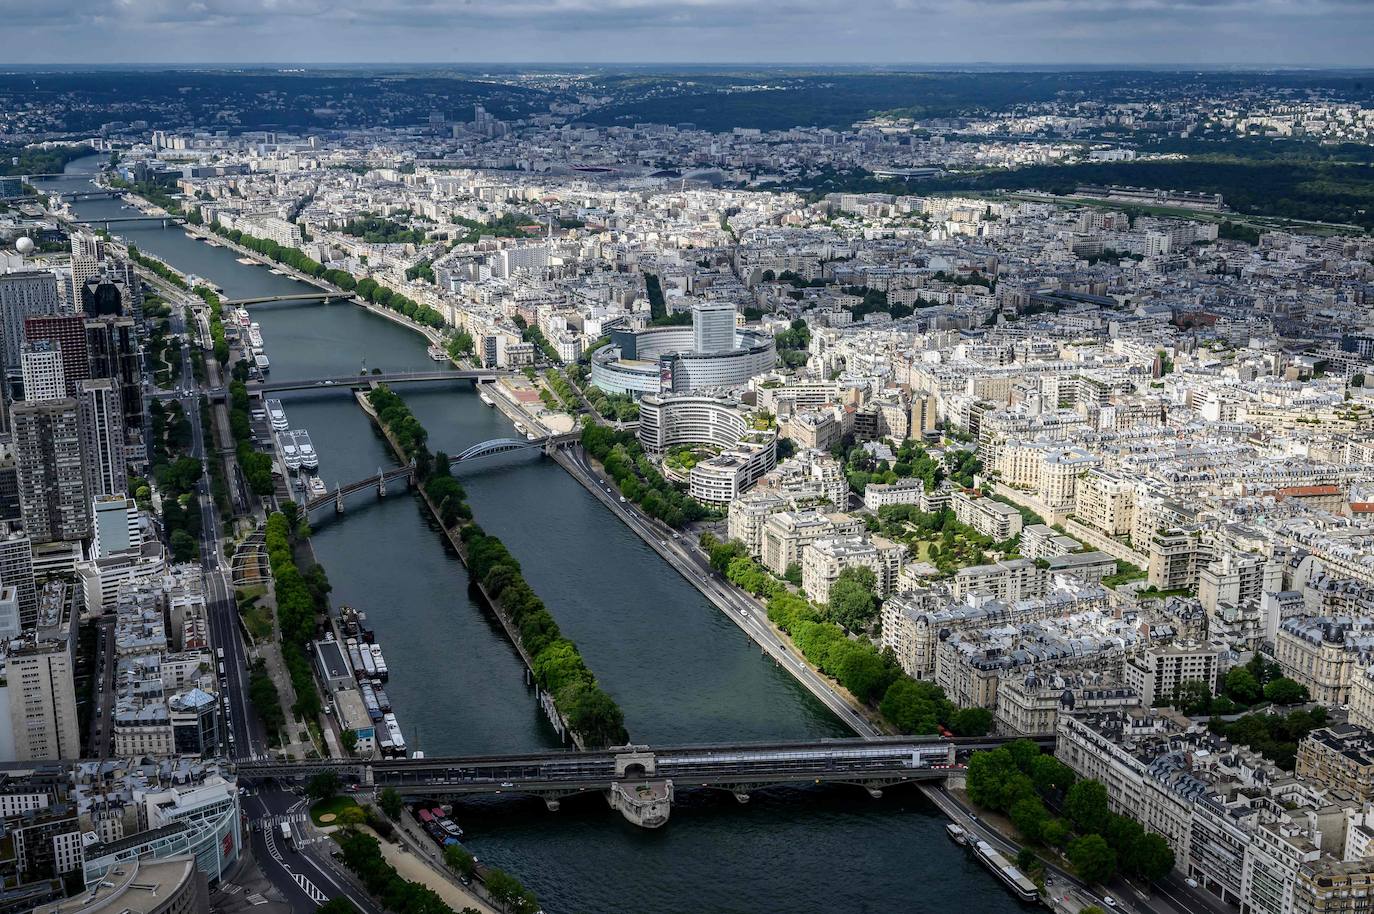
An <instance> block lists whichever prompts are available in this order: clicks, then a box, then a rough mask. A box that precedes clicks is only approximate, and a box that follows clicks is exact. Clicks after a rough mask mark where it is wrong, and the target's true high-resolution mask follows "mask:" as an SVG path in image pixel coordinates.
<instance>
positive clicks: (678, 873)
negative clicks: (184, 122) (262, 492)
mask: <svg viewBox="0 0 1374 914" xmlns="http://www.w3.org/2000/svg"><path fill="white" fill-rule="evenodd" d="M96 165H97V159H96V158H95V157H92V158H89V159H83V160H79V161H77V162H73V163H71V165H70V166H68V173H69V177H67V178H63V179H57V180H54V181H52V182H48V185H49V186H50V187H51V188H52V189H76V188H78V187H84V186H86V185H85V182H86V180H87V178H88V176H89V174H90V172H91V171H93V170H94V168H95V167H96ZM120 207H121V204H120V203H119V202H118V201H110V200H92V201H86V202H82V203H80V204H77V207H76V208H77V211H78V212H79V213H80V215H81V217H82V218H101V217H108V216H117V215H121V214H124V215H134V214H135V213H134V211H131V210H121V208H120ZM112 230H113V231H114V232H115V233H116V234H118V235H121V236H123V238H124V239H125V240H126V241H128V242H131V243H133V244H136V245H138V247H139V248H140V249H142V250H145V251H147V252H148V253H151V254H155V255H157V256H159V257H161V258H163V259H164V260H166V261H167V262H168V263H170V264H172V265H173V266H175V267H176V268H177V269H179V270H182V271H183V272H187V273H194V274H198V275H200V276H204V277H206V278H208V279H210V280H212V281H213V282H215V283H216V284H217V285H220V286H222V287H223V288H224V289H225V291H226V294H227V295H228V296H229V297H249V296H256V295H272V294H292V293H299V292H303V291H310V289H309V287H307V286H304V285H302V284H300V283H298V282H296V281H295V280H292V279H290V278H289V277H286V276H276V275H273V274H272V273H270V272H269V271H268V270H267V269H266V268H265V267H262V266H248V265H244V264H239V263H237V262H236V257H237V255H236V254H234V253H232V252H231V251H229V250H228V249H226V248H215V247H210V246H209V245H207V244H205V243H203V242H200V241H196V240H193V239H191V238H189V237H187V236H186V234H185V233H184V231H182V230H181V229H180V228H177V227H171V228H166V229H164V228H162V227H160V226H157V225H150V226H144V225H125V226H120V225H115V226H113V227H112ZM253 314H254V320H256V321H258V322H259V324H260V325H261V328H262V334H263V338H264V341H265V348H266V352H267V354H268V356H269V358H270V359H271V364H272V377H273V378H274V379H291V378H302V377H320V376H328V375H339V374H347V373H350V372H352V371H356V370H359V369H360V368H362V367H366V368H367V369H369V370H370V369H372V368H381V369H383V370H405V369H422V368H429V367H432V366H433V363H432V362H431V361H430V360H429V358H428V356H427V354H426V351H425V350H426V346H425V342H424V340H423V339H422V338H421V337H419V336H418V335H416V334H414V333H412V332H410V331H408V330H406V329H405V328H403V327H400V326H398V325H396V324H395V323H393V322H391V321H388V320H386V319H385V318H382V317H378V316H376V315H373V314H370V313H368V312H366V311H364V310H362V309H361V308H358V307H356V306H354V305H351V304H348V303H341V304H334V305H324V304H319V303H306V304H299V303H293V304H276V305H267V306H262V307H259V308H256V309H255V310H254V312H253ZM398 390H399V392H400V393H402V394H403V395H404V397H405V399H406V402H407V403H408V404H409V405H410V407H411V409H412V410H413V411H414V412H415V414H416V416H417V417H418V418H419V419H420V421H421V422H422V423H423V424H424V426H425V427H426V428H427V429H428V430H429V434H430V442H429V444H430V448H431V449H432V450H446V451H448V452H449V453H457V452H459V451H461V450H463V449H464V448H466V447H468V446H469V445H471V444H474V443H476V442H478V441H482V440H485V439H489V438H496V437H507V436H509V435H511V434H512V429H511V427H510V423H509V422H508V421H507V420H506V419H505V418H504V417H503V416H502V415H501V414H500V413H499V412H498V411H497V410H494V409H491V408H488V407H485V406H484V405H483V404H482V403H481V401H480V400H478V398H477V396H476V394H475V393H474V391H473V390H472V388H471V386H470V385H467V384H452V385H449V384H440V385H401V386H400V387H399V388H398ZM282 400H283V405H284V407H285V409H286V412H287V416H288V418H289V419H290V422H291V425H292V427H294V428H305V429H307V430H309V432H310V435H311V438H312V440H313V441H314V444H315V448H316V451H317V452H318V453H319V457H320V474H321V476H322V477H323V478H324V480H325V481H326V482H327V483H329V485H330V487H331V488H332V487H333V485H334V484H335V483H336V482H347V481H350V480H353V479H358V478H361V477H363V476H367V475H369V474H372V473H375V472H376V471H377V469H378V468H379V467H384V466H385V467H389V466H392V465H394V463H395V461H394V459H393V458H392V456H391V454H390V453H389V451H388V449H387V447H386V445H385V442H384V441H383V440H382V438H381V436H380V435H379V434H378V433H377V432H376V430H375V429H374V428H373V427H372V425H371V423H370V422H369V420H368V419H367V417H366V416H365V415H364V414H363V413H362V411H361V410H360V409H359V408H358V407H357V405H356V404H355V403H354V402H353V400H352V398H351V397H350V396H349V395H348V394H347V393H346V392H343V391H338V390H328V391H324V390H321V391H300V392H295V393H286V394H283V395H282ZM459 475H460V477H461V479H462V481H463V484H464V486H465V487H466V488H467V491H468V497H469V501H470V502H471V504H472V507H473V512H474V514H475V516H476V518H477V520H478V522H479V523H481V524H482V526H483V527H485V528H486V529H487V530H488V531H489V532H491V533H493V534H495V535H497V536H500V537H501V538H502V540H504V541H505V543H506V545H507V546H508V548H509V549H510V550H511V552H512V553H513V554H514V555H515V557H516V558H517V559H518V560H519V561H520V563H521V565H522V566H523V568H524V571H525V576H526V578H527V579H528V580H529V582H530V585H531V586H532V587H533V588H534V590H535V592H537V593H538V594H539V595H540V596H541V597H543V599H544V601H545V602H546V603H547V604H548V606H549V609H550V611H551V612H552V613H553V615H554V618H556V619H557V620H558V623H559V625H560V627H561V628H562V629H563V632H564V634H565V635H567V636H568V637H570V638H572V639H573V640H574V641H576V642H577V644H578V645H579V647H580V648H581V650H582V653H583V655H584V657H585V658H586V660H587V664H588V666H589V667H590V668H591V669H592V670H593V671H594V672H595V673H596V674H597V676H598V678H599V679H600V681H601V684H602V686H603V687H604V688H605V689H606V690H607V691H608V692H609V693H610V694H611V695H612V696H614V697H615V699H616V700H617V701H618V702H619V703H620V705H621V707H622V708H623V709H624V711H625V723H626V727H627V729H628V730H629V732H630V736H631V738H632V739H633V740H634V741H636V742H642V743H660V744H663V743H683V742H707V741H719V740H743V741H748V740H764V739H807V738H814V737H827V736H848V735H850V734H849V733H848V731H847V730H846V728H845V727H844V726H843V725H842V724H841V723H840V721H839V720H838V719H836V718H835V717H834V716H833V715H832V714H831V713H830V712H829V711H828V710H827V709H825V707H824V706H823V705H821V704H820V702H819V701H817V700H816V699H815V698H814V697H813V696H811V695H810V694H809V693H808V692H806V691H805V690H804V689H803V688H802V687H801V686H800V685H799V684H797V683H796V682H795V680H793V679H792V678H791V677H790V676H789V675H788V674H787V673H786V672H785V671H783V670H782V669H780V668H779V667H778V666H777V665H776V664H775V663H773V662H772V661H771V660H769V659H767V658H766V657H764V656H762V655H761V654H760V652H759V650H758V648H757V647H756V646H754V645H753V644H752V642H751V641H749V639H748V638H747V637H746V636H745V635H744V634H743V633H742V632H740V631H739V629H738V628H737V627H736V626H735V625H734V624H733V623H731V622H729V621H728V620H727V619H725V617H724V616H723V615H722V614H721V613H719V612H718V611H716V610H715V609H714V608H713V607H712V606H711V605H710V604H709V603H708V602H707V601H706V600H705V599H704V598H703V597H702V596H701V595H700V594H699V593H698V592H697V591H696V590H695V589H694V588H692V587H691V586H690V585H689V584H688V583H687V582H686V581H684V580H683V579H682V578H681V577H680V576H679V575H678V574H677V573H676V572H675V571H673V570H672V569H671V568H669V567H668V566H667V565H666V564H665V563H664V562H663V561H662V560H661V559H660V558H659V557H658V556H657V555H656V554H655V553H654V552H653V551H652V550H650V549H649V548H648V547H647V546H646V545H645V544H644V543H643V542H642V541H641V540H640V539H639V538H638V537H637V536H635V535H634V534H633V533H631V532H630V531H629V529H627V528H626V527H625V526H624V525H623V524H621V523H620V522H619V521H617V520H616V519H615V518H614V517H612V516H611V514H610V513H609V512H607V511H606V510H605V509H604V507H603V506H602V505H600V503H599V502H597V501H596V500H595V499H594V498H593V497H592V496H591V495H590V494H589V493H587V492H586V491H585V490H584V489H583V488H582V487H581V486H580V485H579V484H578V483H577V482H575V481H574V480H573V479H572V478H571V477H570V476H568V475H567V474H566V473H565V472H564V471H563V470H562V469H561V468H559V467H558V466H557V465H556V464H554V463H553V462H552V461H548V460H546V459H544V458H542V457H537V456H531V455H510V456H505V457H496V458H491V459H489V460H487V461H482V462H478V463H477V464H475V465H472V466H464V467H462V468H461V472H460V473H459ZM314 549H315V553H316V555H317V557H318V558H319V560H320V562H321V563H322V564H323V565H324V567H325V569H326V570H327V571H328V572H329V578H330V581H331V582H332V583H333V585H334V592H333V599H334V602H335V604H336V605H342V604H348V605H352V606H354V607H357V608H359V609H362V610H364V611H365V612H366V613H367V616H368V620H369V623H370V624H371V626H372V627H373V628H374V629H375V630H376V632H377V638H378V641H379V642H380V643H381V644H382V646H383V649H384V650H385V652H386V655H387V660H388V665H389V667H390V670H391V679H390V682H389V683H388V685H387V693H388V695H389V696H390V697H391V699H392V702H393V704H394V706H395V708H396V713H397V716H398V718H399V719H400V721H401V724H402V727H403V729H404V730H405V733H406V738H407V741H408V743H409V745H410V747H411V748H412V749H415V748H419V749H423V750H424V751H425V752H426V754H429V755H453V754H480V753H489V752H509V751H537V750H539V749H541V748H546V747H552V746H557V745H558V737H557V735H556V734H555V733H554V731H553V730H552V728H551V727H550V726H549V724H548V723H547V721H545V720H544V718H543V716H542V714H541V713H540V712H539V710H538V708H537V706H536V705H535V702H534V700H533V695H532V692H531V691H530V689H529V688H528V686H527V685H526V682H525V669H524V666H523V665H522V663H521V662H520V659H519V656H518V655H517V654H516V652H515V650H514V648H512V647H511V645H510V644H509V642H508V641H507V640H506V637H505V634H504V632H503V630H502V629H501V627H500V625H499V623H497V622H496V621H495V619H494V618H493V617H492V616H491V615H490V613H489V612H487V611H485V610H484V609H483V608H482V607H481V605H480V604H479V603H478V602H476V601H475V600H474V598H473V596H472V593H471V591H470V586H469V581H468V576H467V573H466V571H465V569H464V567H463V565H462V564H461V562H459V561H458V559H457V558H456V556H454V555H453V554H452V552H451V550H448V548H447V546H446V545H445V543H444V541H443V538H442V537H441V536H440V535H439V533H438V531H437V530H436V529H435V527H434V525H433V523H432V521H431V520H430V518H429V517H428V515H427V514H426V513H425V511H424V509H423V505H422V504H421V502H420V501H419V499H418V498H415V497H413V496H409V495H405V494H401V493H394V494H393V495H392V496H391V497H389V498H386V499H381V500H373V501H368V500H366V499H356V500H355V502H354V503H353V504H351V505H350V510H349V513H348V514H347V515H346V516H345V517H344V518H343V519H335V518H332V517H328V518H321V519H320V520H319V522H318V525H317V526H316V530H315V536H314ZM456 815H457V817H458V818H459V819H460V820H461V821H462V823H463V825H464V827H465V829H466V830H467V831H468V838H467V839H466V843H467V844H468V845H469V846H470V847H471V849H472V850H473V852H474V853H476V854H477V855H478V856H479V857H480V858H481V859H482V860H484V861H486V862H488V863H492V864H494V865H497V866H500V867H502V868H505V869H507V870H509V871H510V872H513V873H515V874H517V875H518V876H519V877H520V878H521V879H522V880H523V881H524V882H525V883H526V884H527V885H528V886H529V887H530V888H532V889H533V890H534V891H535V892H536V893H537V894H538V895H539V896H540V898H541V899H542V903H543V906H544V909H545V910H547V911H549V912H550V914H568V912H643V914H689V912H717V911H718V912H735V911H738V912H741V914H743V912H750V914H760V912H763V914H768V912H776V914H796V912H810V911H816V912H821V911H824V912H837V914H849V912H852V914H859V912H875V914H876V912H884V914H886V912H896V911H903V912H940V911H948V910H950V909H951V908H954V907H956V906H957V907H962V908H965V909H967V910H971V911H987V912H990V914H1000V912H1010V911H1012V910H1015V909H1017V908H1018V907H1019V905H1018V903H1017V902H1015V901H1014V900H1013V899H1012V898H1010V897H1009V896H1008V895H1007V894H1006V892H1005V891H1004V890H1003V889H1002V887H1001V886H1000V884H999V883H997V882H996V881H994V879H993V878H992V877H991V876H990V875H989V874H988V873H987V872H986V871H985V870H983V869H982V868H981V866H979V864H977V863H976V862H974V861H973V860H972V859H970V858H969V857H968V856H967V855H966V854H965V852H964V851H963V850H962V849H960V848H958V847H956V846H954V845H953V844H951V843H950V842H949V841H948V840H947V839H946V838H945V837H944V834H943V820H942V819H940V818H939V816H938V814H937V813H936V812H935V811H934V809H933V808H932V807H931V806H930V805H929V804H928V803H927V802H926V801H925V800H924V799H923V798H921V797H920V796H919V794H917V793H916V792H915V791H914V790H906V789H898V790H893V791H889V792H888V794H887V796H886V797H885V798H883V799H881V800H873V799H870V798H869V797H868V795H867V794H865V793H863V792H861V791H859V790H857V789H854V788H844V787H835V788H813V789H776V790H767V791H761V792H759V793H758V794H755V796H754V797H753V799H752V801H751V802H750V803H749V804H748V805H747V806H740V805H738V804H737V803H736V802H735V801H734V800H733V799H732V798H730V797H729V796H728V795H725V794H710V793H691V792H686V793H679V795H678V803H677V804H676V805H675V807H674V809H673V815H672V819H671V821H670V822H669V824H668V825H667V826H666V827H664V828H662V829H659V830H656V831H645V830H643V829H638V828H635V827H634V826H632V825H630V824H629V823H627V822H625V821H624V820H623V819H621V818H620V816H619V815H617V814H615V813H613V812H611V811H610V810H609V809H608V808H607V807H606V805H605V803H604V801H603V800H602V799H601V798H600V797H599V796H598V797H586V798H579V799H577V800H575V801H572V802H565V803H564V804H563V808H562V810H561V811H559V812H557V813H549V812H547V811H546V810H545V809H544V806H543V804H542V803H536V802H529V803H526V802H520V801H481V802H470V803H467V804H465V805H463V806H461V807H460V808H459V810H458V811H457V813H456Z"/></svg>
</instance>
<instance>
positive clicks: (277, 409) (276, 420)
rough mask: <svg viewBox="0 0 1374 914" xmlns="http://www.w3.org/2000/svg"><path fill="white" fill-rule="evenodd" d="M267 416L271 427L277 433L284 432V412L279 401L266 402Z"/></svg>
mask: <svg viewBox="0 0 1374 914" xmlns="http://www.w3.org/2000/svg"><path fill="white" fill-rule="evenodd" d="M267 415H268V417H269V418H270V419H271V420H272V427H273V428H274V429H276V430H277V431H279V432H284V431H286V410H285V409H283V408H282V405H281V401H280V400H268V401H267Z"/></svg>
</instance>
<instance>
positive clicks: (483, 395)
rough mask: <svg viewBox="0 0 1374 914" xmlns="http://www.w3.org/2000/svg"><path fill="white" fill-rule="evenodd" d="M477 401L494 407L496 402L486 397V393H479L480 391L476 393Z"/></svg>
mask: <svg viewBox="0 0 1374 914" xmlns="http://www.w3.org/2000/svg"><path fill="white" fill-rule="evenodd" d="M477 399H479V400H481V401H482V402H483V403H485V404H487V405H488V406H495V405H496V401H495V400H493V399H492V398H491V397H488V396H487V394H486V391H480V390H479V391H478V392H477Z"/></svg>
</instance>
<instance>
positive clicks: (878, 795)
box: [864, 787, 883, 800]
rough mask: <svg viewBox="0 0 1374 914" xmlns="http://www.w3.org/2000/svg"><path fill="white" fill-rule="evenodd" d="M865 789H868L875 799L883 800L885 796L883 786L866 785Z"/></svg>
mask: <svg viewBox="0 0 1374 914" xmlns="http://www.w3.org/2000/svg"><path fill="white" fill-rule="evenodd" d="M864 790H867V791H868V795H869V796H870V797H872V798H873V799H875V800H881V799H882V798H883V789H882V788H881V787H865V788H864Z"/></svg>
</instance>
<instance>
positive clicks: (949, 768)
mask: <svg viewBox="0 0 1374 914" xmlns="http://www.w3.org/2000/svg"><path fill="white" fill-rule="evenodd" d="M1031 739H1033V740H1035V741H1036V742H1038V743H1040V744H1041V745H1042V746H1045V745H1049V746H1053V744H1054V737H1053V735H1044V734H1042V735H1039V736H1033V737H1031ZM1009 741H1010V738H1008V737H974V738H966V739H957V738H956V739H941V738H939V737H930V736H900V737H898V736H894V737H880V738H878V739H833V740H819V741H814V742H798V743H754V744H739V745H728V744H716V745H700V746H665V747H657V748H655V747H650V746H622V747H616V748H611V749H602V750H592V751H582V752H579V751H573V750H559V751H550V752H542V753H534V754H526V755H494V756H468V757H453V758H438V757H436V758H424V759H381V760H370V761H369V760H360V759H318V760H308V761H286V760H279V759H240V760H238V761H237V762H236V763H235V764H236V766H237V769H238V774H239V777H241V778H276V777H281V778H301V777H309V776H313V775H315V774H318V773H320V772H322V771H333V772H335V773H337V774H338V775H339V776H340V777H341V778H347V779H351V780H352V781H354V782H356V783H358V784H366V785H368V786H369V787H371V788H377V789H381V788H385V787H391V788H393V789H395V790H397V791H398V792H400V793H401V794H403V795H406V796H415V797H455V796H472V795H482V794H511V795H516V796H536V797H540V798H542V799H543V800H544V802H545V803H546V804H547V805H548V807H549V808H550V809H557V808H558V803H559V801H560V800H561V799H563V798H565V797H569V796H576V795H579V794H583V793H588V792H592V791H601V792H602V793H604V794H605V796H606V800H607V802H608V803H610V805H611V807H612V808H613V809H616V810H618V811H619V812H620V813H621V814H622V815H623V816H625V818H626V819H628V820H629V821H630V822H633V823H634V824H636V825H640V826H643V827H646V828H657V827H658V826H660V825H662V824H664V823H665V822H667V821H668V816H669V813H670V810H671V807H672V803H673V793H674V791H675V790H677V789H682V788H707V789H714V790H725V791H729V792H730V793H731V794H733V795H734V796H735V798H736V799H737V800H739V801H740V802H741V803H746V802H748V800H749V792H750V791H751V790H757V789H759V788H762V787H769V786H776V785H780V784H821V783H832V784H854V785H857V786H860V787H863V788H865V789H866V790H868V791H869V793H870V794H872V795H873V796H875V797H876V796H881V795H882V790H883V788H884V787H890V786H894V785H897V784H908V783H912V782H915V781H924V780H939V779H943V778H947V777H949V776H950V774H952V773H953V774H958V773H961V772H962V771H963V761H964V760H965V759H967V758H968V755H969V753H972V752H975V751H978V750H982V749H993V748H996V747H997V746H1000V745H1003V744H1004V743H1007V742H1009Z"/></svg>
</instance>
